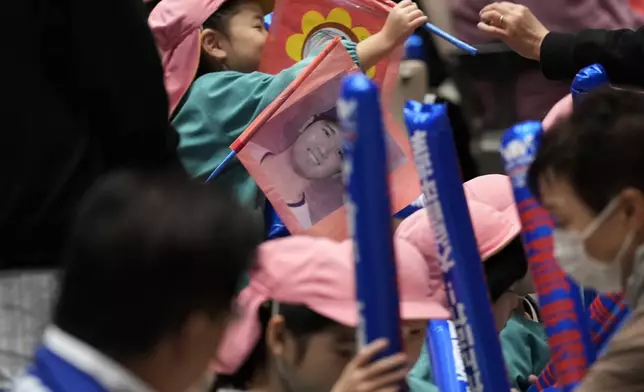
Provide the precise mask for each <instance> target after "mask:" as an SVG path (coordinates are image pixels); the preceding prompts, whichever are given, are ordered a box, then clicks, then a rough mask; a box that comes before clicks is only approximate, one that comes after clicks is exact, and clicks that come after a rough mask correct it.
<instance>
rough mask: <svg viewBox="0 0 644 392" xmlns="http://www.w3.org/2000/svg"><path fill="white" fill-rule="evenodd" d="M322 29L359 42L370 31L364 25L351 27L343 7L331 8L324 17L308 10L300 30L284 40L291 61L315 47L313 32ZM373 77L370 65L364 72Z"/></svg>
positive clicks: (374, 71) (373, 72)
mask: <svg viewBox="0 0 644 392" xmlns="http://www.w3.org/2000/svg"><path fill="white" fill-rule="evenodd" d="M319 31H322V32H324V33H325V35H326V36H330V37H340V38H342V39H346V40H350V41H353V42H360V41H362V40H364V39H365V38H367V37H369V36H370V35H371V33H370V32H369V30H367V29H366V28H364V27H361V26H356V27H352V21H351V15H349V13H348V12H347V11H346V10H345V9H343V8H334V9H332V10H331V11H330V12H329V14H328V15H327V16H326V18H325V17H324V16H323V15H322V14H321V13H319V12H317V11H308V12H307V13H305V14H304V15H303V16H302V32H301V33H297V34H293V35H291V36H290V37H288V39H287V40H286V54H288V56H289V57H290V58H291V59H293V61H300V60H302V59H303V58H304V57H307V55H308V54H309V53H310V52H311V50H312V49H313V48H315V47H316V44H317V43H318V42H316V39H315V38H314V36H319V35H316V34H315V33H317V32H319ZM366 74H367V76H369V77H370V78H373V77H374V76H375V75H376V68H375V67H371V68H369V69H368V70H367V72H366Z"/></svg>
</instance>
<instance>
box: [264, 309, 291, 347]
mask: <svg viewBox="0 0 644 392" xmlns="http://www.w3.org/2000/svg"><path fill="white" fill-rule="evenodd" d="M285 346H286V324H285V323H284V317H282V316H280V315H276V316H273V317H271V319H270V320H269V321H268V325H267V326H266V347H267V349H268V351H269V352H270V353H271V354H272V355H274V356H276V357H280V356H282V355H284V350H285Z"/></svg>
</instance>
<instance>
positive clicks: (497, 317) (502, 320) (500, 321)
mask: <svg viewBox="0 0 644 392" xmlns="http://www.w3.org/2000/svg"><path fill="white" fill-rule="evenodd" d="M520 298H521V297H519V295H518V294H517V293H516V292H515V291H514V289H510V290H507V291H506V292H504V293H503V294H501V296H500V297H499V298H498V299H497V300H496V302H494V303H493V304H492V313H493V315H494V324H495V325H496V330H497V331H498V332H499V333H501V331H502V330H503V328H505V324H507V322H508V320H510V316H512V312H514V310H515V309H516V308H517V306H518V305H519V300H520Z"/></svg>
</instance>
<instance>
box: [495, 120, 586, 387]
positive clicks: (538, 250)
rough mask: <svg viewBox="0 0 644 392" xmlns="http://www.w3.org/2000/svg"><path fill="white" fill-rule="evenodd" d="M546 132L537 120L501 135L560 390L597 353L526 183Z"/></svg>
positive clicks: (575, 289) (546, 220)
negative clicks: (543, 134)
mask: <svg viewBox="0 0 644 392" xmlns="http://www.w3.org/2000/svg"><path fill="white" fill-rule="evenodd" d="M542 132H543V130H542V127H541V123H540V122H536V121H528V122H524V123H520V124H517V125H515V126H513V127H511V128H510V129H508V130H507V131H506V132H505V134H504V135H503V138H502V139H501V153H502V156H503V161H504V163H505V171H506V172H507V174H508V176H510V178H511V179H512V189H513V192H514V199H515V201H516V205H517V208H518V210H519V218H520V219H521V225H522V229H521V235H522V237H523V244H524V247H525V251H526V256H527V258H528V265H529V269H530V272H531V273H532V278H533V280H534V284H535V287H536V289H537V294H538V296H539V305H540V312H541V315H542V318H543V323H544V324H545V327H546V333H547V335H548V345H549V346H550V357H551V360H552V362H553V364H554V368H555V374H556V377H557V382H558V384H559V385H560V386H561V390H562V391H564V392H568V391H572V390H573V389H574V388H575V387H576V386H577V384H578V383H579V382H580V381H581V379H582V378H583V377H584V375H585V374H586V370H587V369H588V367H589V366H590V364H591V363H592V362H593V361H594V359H595V352H594V347H593V345H592V343H591V340H590V332H589V329H588V322H587V319H586V312H585V309H584V306H583V302H582V299H581V291H580V289H579V286H577V285H576V284H575V283H574V282H573V281H572V280H571V279H570V278H569V277H567V276H566V274H565V273H564V271H563V270H562V269H561V267H560V266H559V264H558V263H557V261H556V260H555V258H554V254H553V241H552V227H553V222H552V218H551V216H550V214H549V213H548V211H546V210H545V209H544V208H543V207H542V206H541V205H540V204H539V203H538V202H537V201H536V199H535V198H534V196H533V195H532V192H531V191H530V189H529V188H528V186H527V183H526V177H527V172H528V169H529V167H530V165H531V164H532V161H533V160H534V157H535V154H536V151H537V148H538V142H539V138H540V135H541V134H542Z"/></svg>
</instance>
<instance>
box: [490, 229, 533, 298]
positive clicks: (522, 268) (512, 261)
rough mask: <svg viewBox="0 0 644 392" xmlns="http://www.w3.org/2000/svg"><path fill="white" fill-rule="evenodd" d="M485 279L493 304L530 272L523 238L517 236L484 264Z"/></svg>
mask: <svg viewBox="0 0 644 392" xmlns="http://www.w3.org/2000/svg"><path fill="white" fill-rule="evenodd" d="M483 268H484V269H485V277H486V281H487V286H488V292H489V293H490V299H491V300H492V302H493V303H494V302H496V300H497V299H499V297H500V296H501V295H502V294H503V293H504V292H505V291H506V290H508V289H509V288H510V286H512V285H513V284H514V283H516V282H517V281H519V280H521V278H523V277H524V276H525V274H526V273H527V272H528V260H527V258H526V256H525V252H524V250H523V243H522V242H521V237H520V236H516V237H515V238H514V239H513V240H512V241H511V242H510V243H509V244H507V245H506V246H505V247H504V248H503V249H501V250H500V251H499V252H498V253H496V254H494V255H492V256H490V257H489V258H488V259H487V260H486V261H485V262H484V263H483Z"/></svg>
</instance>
